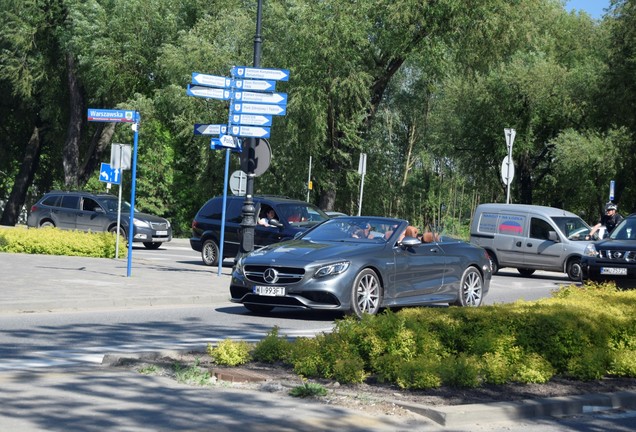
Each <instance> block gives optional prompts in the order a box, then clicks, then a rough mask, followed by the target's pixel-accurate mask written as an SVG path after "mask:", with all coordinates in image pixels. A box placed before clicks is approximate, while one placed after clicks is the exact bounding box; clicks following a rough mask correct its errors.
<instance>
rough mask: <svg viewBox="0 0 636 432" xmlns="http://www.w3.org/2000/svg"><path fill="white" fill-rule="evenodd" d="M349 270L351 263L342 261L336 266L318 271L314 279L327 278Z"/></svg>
mask: <svg viewBox="0 0 636 432" xmlns="http://www.w3.org/2000/svg"><path fill="white" fill-rule="evenodd" d="M348 268H349V261H342V262H338V263H335V264H329V265H326V266H322V267H320V268H319V269H318V270H316V273H315V274H314V277H317V278H320V277H325V276H334V275H337V274H340V273H342V272H344V271H346V270H347V269H348Z"/></svg>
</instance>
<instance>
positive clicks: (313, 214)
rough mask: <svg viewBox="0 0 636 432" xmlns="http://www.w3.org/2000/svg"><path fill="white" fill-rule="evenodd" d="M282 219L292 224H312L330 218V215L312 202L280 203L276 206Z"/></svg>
mask: <svg viewBox="0 0 636 432" xmlns="http://www.w3.org/2000/svg"><path fill="white" fill-rule="evenodd" d="M276 213H277V215H278V218H279V220H280V221H287V223H289V224H290V225H292V226H312V225H316V224H317V223H319V222H322V221H325V220H327V219H329V216H327V214H326V213H325V212H323V211H322V210H320V209H319V208H318V207H314V206H313V205H311V204H296V203H294V204H280V205H278V206H277V207H276Z"/></svg>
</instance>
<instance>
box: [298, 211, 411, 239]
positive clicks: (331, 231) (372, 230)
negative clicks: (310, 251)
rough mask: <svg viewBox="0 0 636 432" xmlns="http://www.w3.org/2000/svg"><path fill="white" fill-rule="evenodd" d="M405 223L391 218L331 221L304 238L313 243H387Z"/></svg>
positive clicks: (348, 218) (351, 218) (343, 218)
mask: <svg viewBox="0 0 636 432" xmlns="http://www.w3.org/2000/svg"><path fill="white" fill-rule="evenodd" d="M400 225H402V226H404V224H403V221H400V220H398V219H390V218H373V217H345V216H341V217H338V218H335V219H330V220H328V221H327V222H325V223H323V224H321V225H319V226H317V227H316V228H314V229H313V230H311V231H308V232H307V233H306V234H305V235H303V236H302V238H303V239H304V240H311V241H351V242H356V243H368V242H373V243H386V242H387V240H388V239H389V238H390V237H391V236H392V235H393V232H394V231H395V230H396V229H397V228H398V227H400Z"/></svg>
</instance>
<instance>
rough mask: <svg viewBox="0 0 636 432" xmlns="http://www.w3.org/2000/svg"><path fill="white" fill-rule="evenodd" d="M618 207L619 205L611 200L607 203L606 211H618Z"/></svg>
mask: <svg viewBox="0 0 636 432" xmlns="http://www.w3.org/2000/svg"><path fill="white" fill-rule="evenodd" d="M617 208H618V207H617V206H616V204H614V203H613V202H611V201H610V202H608V203H607V204H605V213H613V212H615V211H616V209H617Z"/></svg>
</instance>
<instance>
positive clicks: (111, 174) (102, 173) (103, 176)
mask: <svg viewBox="0 0 636 432" xmlns="http://www.w3.org/2000/svg"><path fill="white" fill-rule="evenodd" d="M120 174H121V171H120V170H119V169H113V168H112V167H111V166H110V164H107V163H104V162H102V165H101V167H100V168H99V181H102V182H105V183H113V184H121V175H120Z"/></svg>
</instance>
